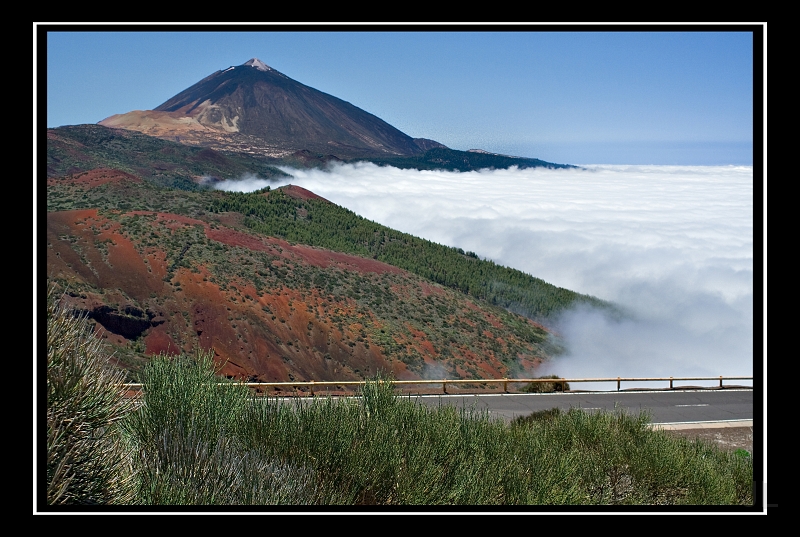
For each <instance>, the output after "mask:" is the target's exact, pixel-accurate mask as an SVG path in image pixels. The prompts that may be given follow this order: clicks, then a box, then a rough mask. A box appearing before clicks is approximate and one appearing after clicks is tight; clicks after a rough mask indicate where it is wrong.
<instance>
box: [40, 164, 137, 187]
mask: <svg viewBox="0 0 800 537" xmlns="http://www.w3.org/2000/svg"><path fill="white" fill-rule="evenodd" d="M124 181H132V182H134V183H141V182H142V180H141V179H139V178H138V177H136V176H135V175H131V174H129V173H127V172H123V171H120V170H114V169H111V168H97V169H96V170H91V171H88V172H83V173H77V174H74V175H68V176H66V177H58V178H56V177H49V178H48V179H47V184H48V186H50V185H56V184H64V183H74V184H76V185H80V186H85V187H88V188H94V187H96V186H100V185H103V184H106V183H121V182H124Z"/></svg>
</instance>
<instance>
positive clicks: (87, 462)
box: [46, 305, 753, 507]
mask: <svg viewBox="0 0 800 537" xmlns="http://www.w3.org/2000/svg"><path fill="white" fill-rule="evenodd" d="M50 308H51V309H50V310H49V311H48V374H47V381H48V386H47V394H48V400H47V406H48V409H47V411H48V436H47V452H48V465H47V484H46V488H47V491H48V494H47V503H48V504H49V505H61V504H105V505H114V504H125V505H173V506H189V505H200V506H215V505H221V506H231V505H233V506H256V505H272V506H275V505H311V506H324V505H341V506H362V505H379V506H384V507H391V506H404V505H420V506H458V505H483V506H513V505H518V506H519V505H521V506H529V505H752V502H753V495H752V489H751V486H752V476H753V465H752V461H751V459H750V458H749V457H741V456H738V455H736V454H735V453H728V452H725V451H722V450H719V449H718V448H716V447H715V446H712V445H710V444H705V443H702V442H698V441H689V440H686V439H680V438H674V437H670V436H668V435H667V434H666V433H665V432H662V431H654V430H651V429H650V428H649V427H648V424H649V422H648V416H647V415H645V414H640V415H627V414H624V413H588V412H585V411H581V410H577V409H573V410H569V411H567V412H560V411H555V412H549V413H542V415H537V416H532V417H530V418H529V419H519V420H517V421H515V422H513V423H510V424H508V423H505V422H503V421H499V420H493V419H490V418H489V417H488V415H487V414H484V413H480V412H476V411H470V410H463V409H462V410H458V409H455V408H452V407H446V406H442V407H438V408H433V407H428V406H425V405H422V404H417V403H415V402H414V401H413V400H411V399H408V398H404V397H401V396H398V395H396V394H395V392H394V390H393V387H392V383H391V379H387V378H382V377H381V376H380V375H379V376H376V377H375V378H374V380H373V381H371V382H369V383H367V385H366V386H364V388H363V390H362V392H361V394H360V397H358V398H352V399H331V398H302V399H298V400H294V401H288V402H287V401H279V400H277V399H273V398H268V397H263V398H252V397H251V396H250V393H249V391H248V389H247V387H246V386H245V385H243V384H241V383H237V382H233V381H228V380H225V379H224V378H221V377H218V376H216V371H217V370H216V369H215V367H214V365H213V362H212V360H211V358H210V356H208V355H204V354H202V353H200V354H197V355H194V356H185V355H180V356H174V357H166V356H159V357H156V358H154V359H153V360H152V361H151V362H150V363H149V364H148V365H147V366H146V368H145V370H144V372H143V381H144V389H143V392H142V395H141V398H140V399H139V401H138V405H137V406H136V407H135V408H129V407H126V404H125V399H124V398H123V397H122V395H123V394H122V391H121V388H120V386H119V385H118V383H117V379H116V378H115V377H114V376H113V375H105V374H103V373H102V372H103V371H105V369H104V367H103V363H104V362H105V361H106V360H107V359H108V357H107V356H104V355H102V354H101V353H99V352H98V351H97V347H96V346H95V345H94V343H93V340H92V339H91V337H90V336H88V335H87V333H86V332H85V330H84V329H83V327H82V326H81V324H82V320H81V319H75V318H74V317H72V316H71V314H70V313H69V312H66V311H65V310H64V309H59V308H58V307H57V306H55V305H51V306H50Z"/></svg>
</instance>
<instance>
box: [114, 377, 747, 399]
mask: <svg viewBox="0 0 800 537" xmlns="http://www.w3.org/2000/svg"><path fill="white" fill-rule="evenodd" d="M697 380H705V381H709V380H713V381H717V380H718V381H719V387H720V388H722V387H724V385H723V382H724V381H726V380H728V381H730V380H753V377H752V376H750V377H724V376H722V375H720V376H719V377H605V378H583V379H570V378H531V379H519V378H502V379H441V380H391V381H383V380H379V381H378V382H391V383H392V385H395V386H402V385H411V384H423V385H424V384H441V385H442V391H443V393H447V385H448V384H449V385H451V386H452V385H454V384H492V383H496V384H499V383H502V384H503V391H504V392H506V393H508V385H509V384H530V383H544V382H547V383H551V384H561V386H562V390H563V387H564V384H565V383H566V384H569V383H580V382H616V383H617V391H620V390H621V389H622V388H621V386H622V383H623V382H669V389H670V390H674V389H676V388H675V386H674V383H675V382H685V381H697ZM368 382H375V381H369V380H339V381H336V380H323V381H314V380H309V381H292V382H245V383H243V384H244V385H245V386H247V387H249V388H253V389H257V388H284V387H286V388H300V387H306V388H310V390H309V391H310V395H312V396H313V395H315V394H314V389H315V388H317V389H319V388H324V387H330V386H334V387H344V386H363V385H365V384H367V383H368ZM123 386H124V387H125V388H126V389H127V390H130V391H136V390H141V389H142V387H143V385H142V384H138V383H126V384H124V385H123ZM681 388H682V387H678V388H677V389H681ZM653 389H658V388H653Z"/></svg>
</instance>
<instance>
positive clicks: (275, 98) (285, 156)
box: [99, 58, 568, 171]
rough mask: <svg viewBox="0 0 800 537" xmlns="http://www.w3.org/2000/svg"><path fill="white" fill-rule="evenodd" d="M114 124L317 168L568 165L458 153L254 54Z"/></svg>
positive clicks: (106, 121) (474, 152)
mask: <svg viewBox="0 0 800 537" xmlns="http://www.w3.org/2000/svg"><path fill="white" fill-rule="evenodd" d="M99 125H102V126H104V127H109V128H114V129H127V130H132V131H138V132H141V133H143V134H147V135H148V136H154V137H158V138H162V139H165V140H170V141H174V142H180V143H182V144H187V145H193V146H202V147H209V148H213V149H216V150H218V151H224V152H231V153H246V154H250V155H257V156H261V157H268V158H270V159H274V160H272V161H270V162H271V163H272V164H283V165H288V166H304V167H309V166H314V167H323V166H325V165H326V164H328V163H329V162H331V161H345V162H353V161H358V160H367V161H370V162H375V163H376V164H384V165H391V166H395V167H399V168H416V169H436V168H443V169H456V170H461V171H468V170H477V169H480V168H508V167H510V166H517V167H519V168H529V167H538V166H546V167H568V166H567V165H564V164H554V163H550V162H545V161H542V160H539V159H531V158H523V157H509V156H506V155H496V154H493V153H489V152H486V151H480V150H471V151H458V150H453V149H449V148H448V147H446V146H445V145H443V144H441V143H439V142H437V141H435V140H430V139H426V138H412V137H410V136H408V135H407V134H405V133H403V132H401V131H400V130H399V129H397V128H395V127H393V126H392V125H390V124H388V123H387V122H385V121H384V120H382V119H380V118H379V117H376V116H375V115H373V114H370V113H369V112H366V111H364V110H362V109H361V108H358V107H357V106H354V105H352V104H350V103H348V102H346V101H343V100H342V99H339V98H337V97H334V96H332V95H329V94H327V93H324V92H321V91H319V90H316V89H314V88H311V87H309V86H306V85H304V84H301V83H300V82H297V81H296V80H293V79H291V78H289V77H287V76H286V75H284V74H283V73H280V72H279V71H276V70H275V69H272V68H271V67H269V66H268V65H266V64H265V63H264V62H262V61H260V60H258V59H256V58H253V59H251V60H249V61H247V62H245V63H244V64H242V65H237V66H231V67H229V68H227V69H224V70H220V71H217V72H215V73H212V74H211V75H209V76H207V77H206V78H204V79H203V80H201V81H199V82H197V83H196V84H193V85H192V86H190V87H189V88H187V89H185V90H184V91H182V92H180V93H178V94H177V95H175V96H173V97H171V98H170V99H168V100H167V101H166V102H164V103H163V104H161V105H159V106H157V107H156V108H155V109H154V110H134V111H131V112H128V113H125V114H117V115H113V116H111V117H108V118H106V119H104V120H102V121H100V123H99Z"/></svg>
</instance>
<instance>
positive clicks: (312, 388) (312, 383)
mask: <svg viewBox="0 0 800 537" xmlns="http://www.w3.org/2000/svg"><path fill="white" fill-rule="evenodd" d="M311 395H312V396H313V395H314V381H313V380H312V381H311Z"/></svg>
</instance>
